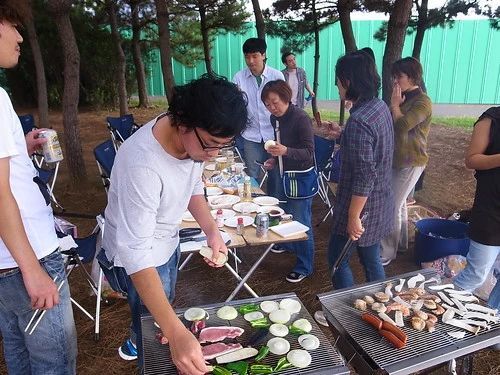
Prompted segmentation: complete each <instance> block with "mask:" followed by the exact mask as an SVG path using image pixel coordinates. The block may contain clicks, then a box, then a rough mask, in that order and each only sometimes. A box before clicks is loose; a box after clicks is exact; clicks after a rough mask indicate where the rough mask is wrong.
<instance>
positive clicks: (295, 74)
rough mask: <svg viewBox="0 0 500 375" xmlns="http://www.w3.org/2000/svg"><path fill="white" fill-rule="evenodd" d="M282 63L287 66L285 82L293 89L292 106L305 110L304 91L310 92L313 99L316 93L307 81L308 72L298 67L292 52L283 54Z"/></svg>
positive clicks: (284, 72)
mask: <svg viewBox="0 0 500 375" xmlns="http://www.w3.org/2000/svg"><path fill="white" fill-rule="evenodd" d="M281 62H282V63H283V64H285V66H286V69H284V70H282V72H283V75H284V76H285V81H286V82H287V83H288V85H289V86H290V87H291V88H292V104H295V105H296V106H297V107H299V108H304V104H305V103H304V89H306V90H307V91H308V92H309V95H310V96H311V97H314V91H313V90H312V88H311V86H309V82H308V81H307V76H306V71H305V70H304V69H302V68H299V67H297V61H296V60H295V55H294V54H293V53H292V52H285V53H283V54H282V55H281Z"/></svg>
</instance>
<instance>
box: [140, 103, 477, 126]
mask: <svg viewBox="0 0 500 375" xmlns="http://www.w3.org/2000/svg"><path fill="white" fill-rule="evenodd" d="M149 102H150V105H152V106H153V107H157V108H165V107H166V105H167V101H166V99H165V98H163V97H150V98H149ZM138 104H139V100H138V99H137V97H132V98H131V100H130V106H132V107H134V106H137V105H138ZM305 111H306V112H307V113H308V114H309V115H310V116H311V117H312V109H311V107H308V108H306V110H305ZM320 113H321V119H322V120H326V121H338V120H339V112H338V111H330V110H325V109H320ZM348 118H349V112H346V116H345V119H346V120H347V119H348ZM476 120H477V118H475V117H467V116H461V117H458V116H434V117H432V123H433V124H439V125H444V126H449V127H454V128H461V129H466V130H470V131H472V126H473V125H474V122H476Z"/></svg>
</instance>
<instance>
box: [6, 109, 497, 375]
mask: <svg viewBox="0 0 500 375" xmlns="http://www.w3.org/2000/svg"><path fill="white" fill-rule="evenodd" d="M162 110H163V109H162V108H152V109H147V110H140V109H132V113H133V114H134V117H135V119H136V121H137V122H138V123H144V122H146V121H148V120H149V119H151V118H152V117H153V116H155V115H157V114H158V113H160V112H161V111H162ZM19 113H20V114H23V113H27V111H22V110H20V111H19ZM108 115H116V113H115V112H109V113H108V112H106V111H82V112H81V113H80V117H79V118H80V135H81V139H82V146H83V150H84V158H85V164H86V167H87V174H88V180H89V182H88V183H86V184H82V185H80V186H73V185H71V184H70V182H69V179H68V171H67V166H66V165H65V164H63V165H62V168H61V172H60V173H61V175H60V177H59V179H58V181H57V184H56V188H55V195H56V197H57V198H58V199H59V201H60V202H61V203H62V205H63V206H64V207H65V208H66V210H67V211H74V212H80V213H86V214H92V215H94V214H98V213H99V212H101V211H103V209H104V208H105V205H106V196H105V192H104V188H103V186H102V183H101V181H100V178H99V176H98V170H97V167H96V163H95V159H94V156H93V152H92V151H93V148H94V147H95V146H96V145H97V144H99V143H100V142H103V141H105V140H107V139H109V133H108V131H107V129H106V126H105V117H106V116H108ZM50 119H51V124H52V125H53V127H54V128H55V129H56V130H57V131H58V132H59V136H60V139H62V132H63V129H62V118H61V114H60V112H52V113H51V115H50ZM469 137H470V133H468V132H467V131H465V130H462V129H454V128H449V127H444V126H440V125H434V126H433V128H432V130H431V135H430V137H429V150H430V162H429V165H428V167H427V170H426V176H425V182H424V188H423V190H421V191H420V192H418V193H417V194H416V199H417V202H418V203H419V204H421V205H424V206H426V207H429V208H431V209H433V210H434V211H435V212H437V213H439V214H440V215H443V216H446V215H448V214H449V213H452V212H454V211H457V210H461V209H465V208H469V207H470V206H471V204H472V199H473V193H474V189H475V182H474V177H473V174H472V172H471V171H468V170H466V169H465V167H464V163H463V154H464V150H465V148H466V145H467V143H468V140H469ZM324 213H325V206H324V205H323V204H322V203H321V202H320V201H319V199H316V201H315V203H314V206H313V217H314V219H315V220H316V221H319V220H320V218H321V217H322V216H323V214H324ZM69 220H70V221H72V222H74V223H75V224H77V225H78V231H79V235H80V236H85V235H86V234H88V233H89V232H90V231H91V230H92V228H93V227H94V225H95V220H87V219H72V218H70V219H69ZM329 227H330V226H329V223H328V222H326V223H324V224H321V225H320V226H318V227H316V228H315V241H316V257H315V273H314V275H312V276H311V277H310V278H308V279H306V280H305V281H304V282H302V283H300V284H298V285H295V284H290V283H287V282H286V281H285V280H284V276H285V275H286V274H287V273H288V272H289V270H290V269H291V267H292V266H293V262H294V259H293V257H291V256H289V255H286V254H279V255H278V254H271V255H270V256H269V257H267V258H266V260H265V261H264V262H263V264H262V266H261V267H260V269H259V270H258V271H257V272H256V274H255V275H254V276H253V277H252V278H251V279H250V284H251V285H252V287H254V289H255V290H256V291H257V292H258V293H259V295H272V294H279V293H285V292H291V291H293V292H295V293H297V295H298V296H299V297H300V298H301V300H302V301H303V302H304V304H305V305H306V307H307V309H308V310H309V311H310V312H311V313H312V312H314V311H315V310H317V309H318V308H319V303H318V302H317V301H316V298H315V295H316V294H318V293H322V292H326V291H329V290H330V289H331V284H330V282H329V280H328V271H327V265H326V247H327V241H328V238H329ZM261 250H262V249H258V248H253V249H248V250H245V251H241V252H240V254H241V256H242V258H243V265H244V266H243V268H244V267H245V264H247V265H248V264H252V263H253V260H255V259H256V258H257V256H258V255H259V252H260V251H261ZM352 263H353V269H354V270H355V275H356V279H357V281H358V282H364V279H363V276H362V272H361V267H360V265H359V262H358V260H357V259H353V261H352ZM416 269H417V266H416V265H415V264H414V263H413V250H412V246H410V251H409V252H408V253H407V254H405V255H403V256H399V257H398V259H397V260H396V261H394V262H392V263H391V264H390V265H389V266H388V267H387V268H386V272H387V275H388V276H392V275H397V274H401V273H404V272H408V271H412V270H416ZM215 272H216V273H215ZM214 276H215V278H214ZM228 281H229V282H228ZM70 285H71V291H72V295H73V296H74V297H75V299H76V300H77V301H79V302H80V303H81V304H82V305H83V306H86V307H88V308H90V309H93V306H94V301H95V300H94V298H93V297H91V296H90V295H89V290H88V287H87V286H86V285H85V283H84V282H83V281H82V278H81V276H80V275H79V274H78V273H75V274H74V275H72V277H71V281H70ZM233 287H234V286H233V278H232V276H231V275H230V274H229V272H227V271H226V270H225V269H220V270H217V271H211V270H207V268H206V265H205V264H204V262H203V261H201V259H199V258H197V257H194V259H193V260H192V261H191V262H190V263H189V264H188V266H187V267H186V268H185V269H184V270H183V271H181V272H180V274H179V280H178V284H177V289H176V292H177V297H176V300H175V303H174V305H175V307H185V306H192V305H200V304H207V303H215V302H220V301H223V300H224V299H225V298H226V297H227V296H228V295H229V293H230V292H231V290H232V289H233ZM247 297H249V296H248V295H247V294H246V292H242V293H241V294H240V295H239V298H247ZM74 314H75V320H76V327H77V331H78V351H79V355H78V369H77V373H78V374H85V375H87V374H88V375H94V374H95V375H98V374H99V375H101V374H134V373H135V372H136V370H135V368H136V365H135V363H134V362H125V361H123V360H121V359H120V358H119V357H118V353H117V348H118V347H119V346H120V344H121V343H122V341H123V340H124V339H125V338H126V337H127V333H128V324H129V312H128V307H127V305H126V303H125V301H122V300H114V301H112V302H111V303H110V304H108V305H104V306H103V308H102V312H101V338H100V340H99V341H98V342H95V341H94V340H93V323H92V322H91V321H90V320H89V319H88V318H87V317H85V316H84V315H83V314H82V313H81V312H80V311H78V310H76V309H75V310H74ZM324 332H325V334H327V335H328V336H329V337H331V335H330V333H329V332H328V330H327V329H325V330H324ZM0 344H1V342H0ZM474 364H475V365H474V371H473V373H474V374H482V375H486V374H490V375H491V374H498V373H500V355H498V352H493V351H490V350H482V351H480V352H478V353H476V354H475V355H474ZM5 373H6V368H5V364H4V361H3V358H2V360H0V374H5ZM433 373H434V374H438V373H439V374H441V373H445V371H444V370H443V369H441V370H437V371H434V372H433Z"/></svg>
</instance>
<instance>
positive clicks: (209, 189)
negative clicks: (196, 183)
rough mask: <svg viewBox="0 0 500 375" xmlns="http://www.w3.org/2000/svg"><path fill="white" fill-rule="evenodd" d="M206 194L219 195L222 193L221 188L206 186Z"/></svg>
mask: <svg viewBox="0 0 500 375" xmlns="http://www.w3.org/2000/svg"><path fill="white" fill-rule="evenodd" d="M206 190H207V196H208V197H210V196H212V195H221V194H222V193H223V191H222V189H221V188H220V187H217V186H207V187H206Z"/></svg>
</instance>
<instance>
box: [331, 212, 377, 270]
mask: <svg viewBox="0 0 500 375" xmlns="http://www.w3.org/2000/svg"><path fill="white" fill-rule="evenodd" d="M367 217H368V212H365V213H364V214H363V216H361V224H364V222H365V221H366V218H367ZM356 242H357V240H356V241H353V240H352V239H351V238H349V239H348V240H347V242H346V244H345V245H344V248H343V249H342V251H341V252H340V255H339V257H338V258H337V260H336V261H335V263H334V264H333V267H332V273H331V275H332V278H333V276H334V275H335V273H336V272H337V270H338V268H339V266H340V263H342V261H343V260H344V258H345V257H346V255H347V253H348V252H349V250H350V248H351V246H352V245H353V244H355V243H356Z"/></svg>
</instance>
